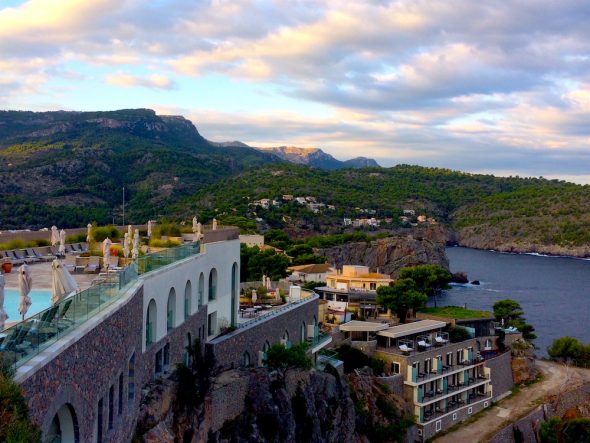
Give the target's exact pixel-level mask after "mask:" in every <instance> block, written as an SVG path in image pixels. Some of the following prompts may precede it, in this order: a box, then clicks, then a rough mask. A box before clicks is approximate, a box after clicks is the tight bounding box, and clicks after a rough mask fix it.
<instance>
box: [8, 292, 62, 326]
mask: <svg viewBox="0 0 590 443" xmlns="http://www.w3.org/2000/svg"><path fill="white" fill-rule="evenodd" d="M29 297H31V302H32V304H31V306H30V307H29V310H28V311H27V317H30V316H31V315H34V314H36V313H37V312H39V311H42V310H43V309H47V308H48V307H49V306H51V291H44V290H41V289H33V290H32V291H31V292H30V293H29ZM19 301H20V295H19V293H18V289H9V288H6V289H5V290H4V310H5V311H6V313H7V314H8V320H6V321H19V320H20V314H19V313H18V303H19Z"/></svg>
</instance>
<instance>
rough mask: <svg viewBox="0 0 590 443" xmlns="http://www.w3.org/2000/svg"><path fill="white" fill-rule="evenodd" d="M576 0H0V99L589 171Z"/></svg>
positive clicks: (584, 14) (492, 169)
mask: <svg viewBox="0 0 590 443" xmlns="http://www.w3.org/2000/svg"><path fill="white" fill-rule="evenodd" d="M589 23H590V2H588V1H587V0H579V1H571V0H555V1H531V0H518V1H516V0H504V1H501V2H499V1H493V2H492V1H486V0H480V1H473V0H443V1H436V0H428V1H420V0H415V1H392V2H388V1H381V0H371V1H356V0H342V1H331V0H325V1H323V0H313V1H297V0H284V1H283V0H276V1H264V0H262V1H247V0H232V1H223V0H212V1H200V0H151V1H149V2H148V1H145V0H28V1H22V0H0V109H20V110H34V111H48V110H59V109H65V110H79V111H85V110H89V111H90V110H114V109H124V108H151V109H155V110H156V111H157V112H158V113H161V114H180V115H184V116H185V117H186V118H189V119H190V120H191V121H192V122H193V123H194V124H195V125H196V127H197V128H198V130H199V132H200V133H201V134H202V135H203V136H204V137H206V138H208V139H210V140H214V141H229V140H239V141H242V142H245V143H248V144H250V145H252V146H281V145H291V146H300V147H318V148H321V149H323V150H324V151H326V152H328V153H330V154H332V155H333V156H335V157H336V158H339V159H348V158H352V157H356V156H365V157H371V158H374V159H376V160H377V161H378V162H379V163H380V164H381V165H382V166H393V165H395V164H399V163H406V164H419V165H423V166H439V167H446V168H451V169H459V170H464V171H469V172H482V173H493V174H496V175H519V176H544V177H547V178H559V179H565V180H570V181H575V182H578V183H590V25H589Z"/></svg>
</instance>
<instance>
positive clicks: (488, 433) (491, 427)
mask: <svg viewBox="0 0 590 443" xmlns="http://www.w3.org/2000/svg"><path fill="white" fill-rule="evenodd" d="M537 367H539V368H540V369H541V371H542V372H543V374H544V378H543V381H541V382H539V383H535V384H533V385H531V386H527V387H525V388H522V389H521V390H520V392H519V393H518V394H516V395H515V396H514V397H511V398H508V399H505V400H502V401H500V402H498V404H497V405H494V406H492V407H491V408H489V409H488V410H486V411H485V412H484V413H483V414H482V415H481V416H480V417H479V419H478V420H477V421H475V422H473V423H469V424H468V425H466V426H463V427H461V428H459V429H457V430H456V431H453V432H451V433H449V434H446V435H443V436H442V437H440V438H437V439H434V441H435V442H437V443H463V442H470V443H471V442H485V441H488V440H489V439H490V438H491V437H492V436H493V435H495V434H496V432H498V431H499V430H500V429H502V428H503V427H504V426H506V425H507V424H508V423H510V422H513V421H515V420H517V419H518V418H520V417H523V416H525V415H526V414H527V413H528V412H530V411H531V410H533V409H534V408H535V407H537V406H538V405H539V404H540V401H541V399H543V398H544V397H545V396H546V395H548V394H557V393H558V392H561V391H563V390H565V389H566V388H567V389H572V388H574V387H575V386H580V385H582V384H583V383H584V382H590V370H587V369H579V368H568V367H565V366H564V365H561V364H558V363H553V362H548V361H543V360H537Z"/></svg>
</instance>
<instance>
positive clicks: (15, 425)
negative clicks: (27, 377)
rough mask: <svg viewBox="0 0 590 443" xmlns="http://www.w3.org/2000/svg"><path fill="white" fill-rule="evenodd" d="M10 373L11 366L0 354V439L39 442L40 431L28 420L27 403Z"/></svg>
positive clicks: (30, 442) (20, 442) (13, 442)
mask: <svg viewBox="0 0 590 443" xmlns="http://www.w3.org/2000/svg"><path fill="white" fill-rule="evenodd" d="M12 375H13V374H12V370H11V366H10V365H7V364H5V363H4V361H3V359H2V356H0V441H2V442H6V443H36V442H40V441H41V432H40V431H39V429H37V427H36V426H34V425H33V424H32V423H31V422H30V420H29V410H28V407H27V403H26V401H25V399H24V397H23V395H22V392H21V388H20V386H19V385H17V384H16V383H15V382H14V381H12Z"/></svg>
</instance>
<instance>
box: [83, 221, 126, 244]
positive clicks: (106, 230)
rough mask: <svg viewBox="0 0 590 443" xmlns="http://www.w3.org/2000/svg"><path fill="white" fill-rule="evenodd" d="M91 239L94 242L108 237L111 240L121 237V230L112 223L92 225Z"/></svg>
mask: <svg viewBox="0 0 590 443" xmlns="http://www.w3.org/2000/svg"><path fill="white" fill-rule="evenodd" d="M90 234H91V236H92V240H93V241H95V242H97V243H98V242H102V241H103V240H104V239H105V238H107V237H108V238H110V239H111V240H113V241H118V240H120V239H121V232H120V231H119V230H118V229H117V228H115V227H114V226H112V225H108V226H93V227H92V228H91V229H90Z"/></svg>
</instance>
